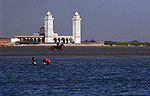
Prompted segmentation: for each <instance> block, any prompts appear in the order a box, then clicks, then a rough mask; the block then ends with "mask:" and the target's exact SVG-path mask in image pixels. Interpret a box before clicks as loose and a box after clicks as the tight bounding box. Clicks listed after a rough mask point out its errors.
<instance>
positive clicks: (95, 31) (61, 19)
mask: <svg viewBox="0 0 150 96" xmlns="http://www.w3.org/2000/svg"><path fill="white" fill-rule="evenodd" d="M48 10H49V11H50V12H51V13H52V14H53V17H54V18H55V20H54V31H55V32H57V33H59V35H72V20H71V19H72V16H73V14H74V13H75V11H76V10H78V12H79V13H80V15H81V17H82V40H85V39H95V40H104V41H106V40H114V41H131V40H139V41H148V42H150V0H0V37H5V36H9V37H12V36H15V35H32V34H33V33H34V32H37V31H38V29H39V28H40V27H41V26H44V20H43V18H44V16H45V14H46V12H47V11H48Z"/></svg>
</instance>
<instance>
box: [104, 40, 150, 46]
mask: <svg viewBox="0 0 150 96" xmlns="http://www.w3.org/2000/svg"><path fill="white" fill-rule="evenodd" d="M104 44H105V45H110V46H112V45H124V46H130V45H131V46H150V43H149V42H139V41H137V40H134V41H129V42H116V41H105V43H104Z"/></svg>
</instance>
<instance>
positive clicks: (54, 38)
mask: <svg viewBox="0 0 150 96" xmlns="http://www.w3.org/2000/svg"><path fill="white" fill-rule="evenodd" d="M44 20H45V26H44V27H45V43H56V42H59V43H66V44H68V43H76V44H80V43H81V18H80V15H79V13H78V12H77V11H76V12H75V14H74V16H73V18H72V34H73V35H72V36H59V35H58V33H54V28H53V20H54V18H53V17H52V14H51V13H50V12H49V11H48V12H47V14H46V15H45V18H44Z"/></svg>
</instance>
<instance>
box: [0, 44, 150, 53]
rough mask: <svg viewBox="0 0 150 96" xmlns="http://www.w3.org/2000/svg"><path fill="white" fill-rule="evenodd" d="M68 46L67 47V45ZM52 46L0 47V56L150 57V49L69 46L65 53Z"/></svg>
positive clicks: (65, 48)
mask: <svg viewBox="0 0 150 96" xmlns="http://www.w3.org/2000/svg"><path fill="white" fill-rule="evenodd" d="M65 46H66V45H65ZM49 47H50V46H48V45H47V46H8V47H0V56H40V55H150V47H104V46H103V47H100V46H88V45H86V46H83V45H82V46H81V45H76V46H73V45H71V46H69V45H67V46H66V47H64V48H63V50H64V52H61V51H58V50H53V51H52V52H50V50H49Z"/></svg>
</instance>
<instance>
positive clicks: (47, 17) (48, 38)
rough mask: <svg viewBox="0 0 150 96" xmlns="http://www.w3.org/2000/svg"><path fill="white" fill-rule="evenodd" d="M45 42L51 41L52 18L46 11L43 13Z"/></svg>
mask: <svg viewBox="0 0 150 96" xmlns="http://www.w3.org/2000/svg"><path fill="white" fill-rule="evenodd" d="M44 20H45V43H53V42H54V41H53V35H54V31H53V20H54V18H53V17H52V14H51V13H50V12H49V11H48V12H47V13H46V15H45V18H44Z"/></svg>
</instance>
